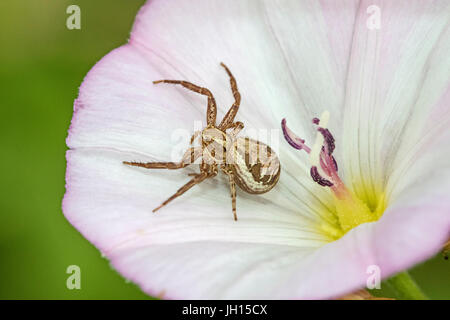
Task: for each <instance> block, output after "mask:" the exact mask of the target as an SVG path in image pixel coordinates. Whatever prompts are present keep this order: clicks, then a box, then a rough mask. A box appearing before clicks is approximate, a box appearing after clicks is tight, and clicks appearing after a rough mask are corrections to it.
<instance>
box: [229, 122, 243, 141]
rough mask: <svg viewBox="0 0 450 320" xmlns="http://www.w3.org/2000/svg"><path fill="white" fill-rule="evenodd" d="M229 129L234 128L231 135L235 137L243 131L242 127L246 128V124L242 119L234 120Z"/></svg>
mask: <svg viewBox="0 0 450 320" xmlns="http://www.w3.org/2000/svg"><path fill="white" fill-rule="evenodd" d="M227 129H233V130H232V131H231V132H230V133H229V135H230V136H231V137H232V138H233V139H234V138H236V136H237V135H238V133H239V132H241V130H242V129H244V124H243V123H242V122H240V121H237V122H234V123H233V124H231V125H230V126H229V127H228V128H227Z"/></svg>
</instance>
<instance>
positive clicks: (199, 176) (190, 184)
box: [153, 171, 210, 212]
mask: <svg viewBox="0 0 450 320" xmlns="http://www.w3.org/2000/svg"><path fill="white" fill-rule="evenodd" d="M209 176H210V174H209V173H208V172H206V171H203V172H200V173H198V174H196V175H195V176H194V178H192V179H191V180H190V181H189V182H188V183H186V184H185V185H184V186H182V187H181V188H180V189H178V191H177V192H176V193H175V194H174V195H172V196H171V197H170V198H168V199H167V200H166V201H164V202H163V203H162V204H161V205H160V206H159V207H157V208H155V209H153V212H156V211H157V210H159V209H161V208H162V207H164V206H165V205H166V204H168V203H169V202H170V201H172V200H173V199H175V198H178V197H179V196H181V195H182V194H183V193H185V192H186V191H188V190H189V189H190V188H192V187H193V186H195V185H196V184H199V183H200V182H202V181H203V180H205V179H206V178H209Z"/></svg>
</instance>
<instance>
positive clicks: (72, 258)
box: [0, 0, 450, 299]
mask: <svg viewBox="0 0 450 320" xmlns="http://www.w3.org/2000/svg"><path fill="white" fill-rule="evenodd" d="M143 3H144V0H83V1H75V0H72V1H65V0H3V1H1V2H0V44H1V50H0V65H1V68H0V92H1V96H0V97H1V100H0V105H1V111H0V112H1V116H0V132H1V133H0V143H1V144H0V149H1V157H0V176H1V184H0V298H1V299H149V297H148V296H146V295H145V294H143V293H142V292H141V291H140V290H139V288H138V287H137V286H135V285H134V284H132V283H127V282H125V280H124V279H123V278H122V277H121V276H120V275H119V274H118V273H117V272H115V271H114V270H113V269H111V267H110V265H109V263H108V261H107V260H105V259H103V258H102V257H101V256H100V253H99V252H98V251H97V250H96V249H95V248H94V247H93V246H92V245H91V244H90V243H89V242H88V241H86V240H85V239H84V238H83V237H82V236H81V235H80V234H79V233H78V232H77V231H76V230H75V229H74V228H73V227H72V226H71V225H70V224H69V223H68V222H67V221H66V219H65V218H64V216H63V214H62V212H61V200H62V197H63V195H64V191H65V189H64V184H65V181H64V174H65V166H66V163H65V151H66V145H65V138H66V135H67V129H68V128H69V124H70V119H71V117H72V110H73V109H72V106H73V101H74V99H75V98H76V96H77V93H78V87H79V85H80V84H81V82H82V80H83V77H84V76H85V75H86V73H87V72H88V71H89V69H90V68H91V67H92V66H93V65H94V64H95V63H96V62H97V61H98V60H99V59H101V58H102V56H104V55H105V54H107V53H108V52H109V51H111V50H112V49H113V48H116V47H118V46H120V45H122V44H124V43H125V42H126V41H127V39H128V37H129V32H130V30H131V26H132V23H133V20H134V17H135V15H136V13H137V11H138V9H139V7H140V6H141V5H142V4H143ZM71 4H77V5H78V6H80V8H81V30H68V29H67V28H66V19H67V17H68V16H69V15H68V14H66V8H67V7H68V6H69V5H71ZM73 264H74V265H78V266H80V268H81V289H80V290H68V289H67V288H66V279H67V277H68V276H69V275H68V274H66V269H67V267H68V266H69V265H73ZM411 273H412V275H413V276H414V278H415V279H416V280H417V282H418V283H419V284H420V286H421V287H422V289H423V290H424V291H425V292H426V294H427V295H428V296H429V297H430V298H435V299H450V262H449V261H445V260H444V259H443V258H442V256H437V257H435V258H434V259H432V260H430V261H428V262H426V263H424V264H422V265H420V266H417V267H416V268H414V269H413V270H412V272H411ZM386 294H387V293H386Z"/></svg>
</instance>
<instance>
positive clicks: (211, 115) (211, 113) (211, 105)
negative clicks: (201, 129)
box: [153, 80, 217, 125]
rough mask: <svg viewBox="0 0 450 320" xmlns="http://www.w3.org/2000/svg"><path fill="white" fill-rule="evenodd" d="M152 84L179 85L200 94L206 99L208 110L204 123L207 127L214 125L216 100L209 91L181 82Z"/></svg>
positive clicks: (161, 81) (172, 81) (169, 81)
mask: <svg viewBox="0 0 450 320" xmlns="http://www.w3.org/2000/svg"><path fill="white" fill-rule="evenodd" d="M153 83H154V84H158V83H171V84H179V85H182V86H183V87H185V88H186V89H189V90H191V91H194V92H197V93H199V94H202V95H204V96H207V97H208V109H207V110H206V123H207V124H208V125H215V124H216V116H217V106H216V100H215V99H214V96H213V94H212V93H211V91H209V90H208V89H206V88H203V87H199V86H197V85H195V84H193V83H191V82H187V81H182V80H157V81H153Z"/></svg>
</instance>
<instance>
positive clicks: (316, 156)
mask: <svg viewBox="0 0 450 320" xmlns="http://www.w3.org/2000/svg"><path fill="white" fill-rule="evenodd" d="M329 120H330V113H329V112H328V111H324V112H323V113H322V115H321V116H320V120H319V124H320V127H319V129H320V128H323V129H326V128H327V126H328V121H329ZM324 141H325V139H324V137H323V135H322V134H321V133H320V132H319V133H317V136H316V142H315V144H314V146H313V147H312V149H311V153H310V154H309V162H310V163H311V165H312V166H318V165H319V162H320V152H321V151H322V146H323V143H324Z"/></svg>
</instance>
